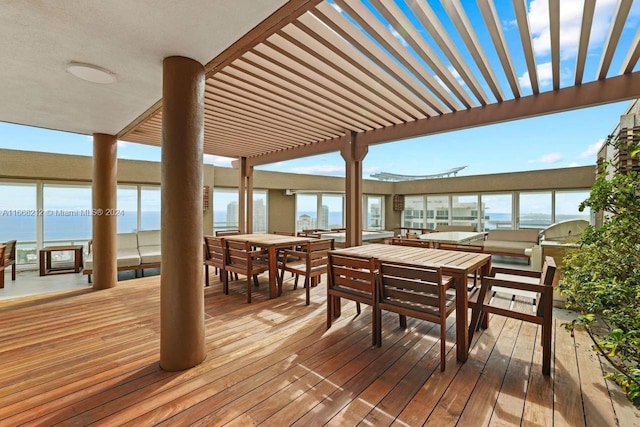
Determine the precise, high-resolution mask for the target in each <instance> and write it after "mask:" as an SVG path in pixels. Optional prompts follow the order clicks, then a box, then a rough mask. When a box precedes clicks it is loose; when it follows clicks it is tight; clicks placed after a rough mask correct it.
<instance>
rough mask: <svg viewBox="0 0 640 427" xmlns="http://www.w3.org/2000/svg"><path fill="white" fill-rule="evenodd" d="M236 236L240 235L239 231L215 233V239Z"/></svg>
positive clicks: (219, 231)
mask: <svg viewBox="0 0 640 427" xmlns="http://www.w3.org/2000/svg"><path fill="white" fill-rule="evenodd" d="M238 234H240V230H218V231H216V237H224V236H237V235H238Z"/></svg>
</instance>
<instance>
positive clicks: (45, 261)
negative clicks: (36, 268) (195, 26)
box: [40, 245, 83, 276]
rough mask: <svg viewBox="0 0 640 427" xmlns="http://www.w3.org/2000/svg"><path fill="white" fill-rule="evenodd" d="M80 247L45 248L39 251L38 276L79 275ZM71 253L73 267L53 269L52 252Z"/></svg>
mask: <svg viewBox="0 0 640 427" xmlns="http://www.w3.org/2000/svg"><path fill="white" fill-rule="evenodd" d="M82 249H83V247H82V245H67V246H47V247H46V248H43V249H40V275H41V276H46V275H49V274H63V273H79V272H80V271H81V270H82ZM67 251H68V252H73V266H68V267H67V266H65V267H53V266H52V265H51V254H52V253H53V252H67Z"/></svg>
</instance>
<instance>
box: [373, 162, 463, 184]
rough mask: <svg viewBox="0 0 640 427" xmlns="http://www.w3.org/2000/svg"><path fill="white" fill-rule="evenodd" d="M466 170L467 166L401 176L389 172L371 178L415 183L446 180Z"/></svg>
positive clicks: (378, 173) (376, 174) (374, 174)
mask: <svg viewBox="0 0 640 427" xmlns="http://www.w3.org/2000/svg"><path fill="white" fill-rule="evenodd" d="M464 168H466V166H459V167H457V168H453V169H449V170H446V171H444V172H440V173H434V174H431V175H400V174H396V173H389V172H376V173H372V174H371V178H375V179H379V180H380V181H394V182H398V181H415V180H418V179H433V178H446V177H449V176H451V175H453V176H457V175H458V172H460V171H461V170H462V169H464Z"/></svg>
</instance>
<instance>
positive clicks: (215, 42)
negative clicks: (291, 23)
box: [0, 0, 286, 135]
mask: <svg viewBox="0 0 640 427" xmlns="http://www.w3.org/2000/svg"><path fill="white" fill-rule="evenodd" d="M285 3H286V1H285V0H260V1H255V0H233V1H228V0H189V1H186V2H182V1H172V0H135V1H122V0H100V1H87V0H63V1H36V0H21V1H2V2H0V8H1V13H0V58H2V63H1V64H2V65H1V66H0V96H1V99H2V102H0V120H2V121H5V122H11V123H18V124H24V125H29V126H37V127H43V128H49V129H56V130H63V131H69V132H77V133H81V134H92V133H106V134H110V135H116V134H118V133H119V132H120V131H121V130H122V129H123V128H125V127H126V126H127V125H129V124H130V123H131V122H132V121H133V120H135V119H136V118H137V117H139V116H140V115H141V114H143V113H144V112H145V111H146V110H147V109H148V108H149V107H150V106H152V105H154V104H155V103H156V102H157V101H158V100H159V99H160V98H161V97H162V60H163V58H165V57H167V56H172V55H181V56H187V57H190V58H193V59H195V60H197V61H200V62H202V63H203V64H206V63H207V62H209V61H210V60H212V59H213V58H215V57H216V56H218V55H219V54H220V53H221V52H223V51H224V50H225V49H227V48H228V47H229V46H230V45H231V44H233V43H234V42H236V40H238V39H239V38H241V37H242V36H243V35H244V34H245V33H247V32H249V31H250V30H252V29H253V28H254V27H255V26H256V25H258V24H259V23H260V22H262V21H263V20H264V19H265V18H267V17H268V16H269V15H271V14H272V13H273V12H274V11H276V10H277V9H278V8H280V7H281V6H282V5H283V4H285ZM72 61H77V62H85V63H90V64H95V65H98V66H100V67H103V68H106V69H108V70H110V71H112V72H114V73H115V74H116V75H117V79H118V80H117V82H116V83H115V84H111V85H99V84H95V83H89V82H86V81H82V80H79V79H77V78H75V77H73V76H72V75H71V74H69V73H67V72H66V66H67V64H68V63H69V62H72Z"/></svg>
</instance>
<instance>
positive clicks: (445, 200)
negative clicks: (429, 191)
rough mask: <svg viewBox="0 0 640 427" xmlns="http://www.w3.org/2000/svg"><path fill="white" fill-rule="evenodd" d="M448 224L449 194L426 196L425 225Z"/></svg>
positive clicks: (433, 226)
mask: <svg viewBox="0 0 640 427" xmlns="http://www.w3.org/2000/svg"><path fill="white" fill-rule="evenodd" d="M447 224H449V196H427V227H426V228H429V229H431V230H433V229H434V228H436V226H437V225H447Z"/></svg>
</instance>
